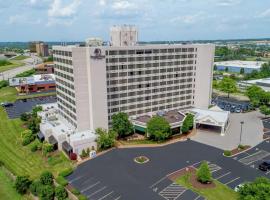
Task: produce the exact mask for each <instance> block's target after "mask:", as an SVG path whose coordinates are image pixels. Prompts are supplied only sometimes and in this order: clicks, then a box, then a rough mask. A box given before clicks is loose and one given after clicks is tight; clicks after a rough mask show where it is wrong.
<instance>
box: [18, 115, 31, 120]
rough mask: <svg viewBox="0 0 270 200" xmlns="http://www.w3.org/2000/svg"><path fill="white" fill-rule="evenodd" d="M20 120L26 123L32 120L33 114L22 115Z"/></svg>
mask: <svg viewBox="0 0 270 200" xmlns="http://www.w3.org/2000/svg"><path fill="white" fill-rule="evenodd" d="M20 118H21V120H22V121H24V122H26V121H28V120H29V119H30V118H31V114H30V113H23V114H21V117H20Z"/></svg>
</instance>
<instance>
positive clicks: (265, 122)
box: [262, 118, 270, 131]
mask: <svg viewBox="0 0 270 200" xmlns="http://www.w3.org/2000/svg"><path fill="white" fill-rule="evenodd" d="M262 121H263V126H264V128H265V129H269V131H270V118H267V119H263V120H262Z"/></svg>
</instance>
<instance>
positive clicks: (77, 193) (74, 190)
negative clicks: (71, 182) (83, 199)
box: [71, 188, 81, 196]
mask: <svg viewBox="0 0 270 200" xmlns="http://www.w3.org/2000/svg"><path fill="white" fill-rule="evenodd" d="M71 192H72V193H73V194H75V195H76V196H78V195H80V194H81V193H80V191H79V190H77V189H76V188H73V189H72V190H71Z"/></svg>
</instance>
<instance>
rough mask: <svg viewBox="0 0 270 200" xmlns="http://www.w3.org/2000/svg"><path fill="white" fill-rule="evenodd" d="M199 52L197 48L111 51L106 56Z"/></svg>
mask: <svg viewBox="0 0 270 200" xmlns="http://www.w3.org/2000/svg"><path fill="white" fill-rule="evenodd" d="M194 51H196V52H197V48H170V49H138V50H119V51H118V50H111V51H106V55H113V56H115V55H134V54H136V55H141V54H152V53H154V54H156V53H174V52H176V53H179V52H194Z"/></svg>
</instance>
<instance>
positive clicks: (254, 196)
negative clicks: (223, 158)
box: [238, 177, 270, 200]
mask: <svg viewBox="0 0 270 200" xmlns="http://www.w3.org/2000/svg"><path fill="white" fill-rule="evenodd" d="M238 193H239V199H243V200H268V199H269V198H270V179H268V178H265V177H261V178H257V179H256V180H255V181H254V182H251V183H246V184H244V186H243V187H240V189H239V191H238Z"/></svg>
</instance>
